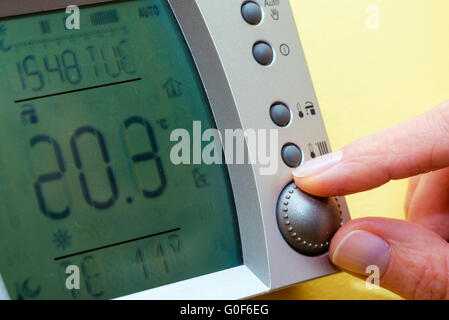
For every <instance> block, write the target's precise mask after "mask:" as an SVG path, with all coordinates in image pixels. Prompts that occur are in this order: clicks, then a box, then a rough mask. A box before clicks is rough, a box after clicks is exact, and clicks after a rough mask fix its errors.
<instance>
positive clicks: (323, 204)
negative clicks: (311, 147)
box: [276, 182, 342, 256]
mask: <svg viewBox="0 0 449 320" xmlns="http://www.w3.org/2000/svg"><path fill="white" fill-rule="evenodd" d="M276 215H277V222H278V226H279V230H280V231H281V234H282V236H283V237H284V239H285V241H287V243H288V244H289V245H290V246H291V247H292V248H293V249H295V250H296V251H298V252H299V253H302V254H305V255H308V256H316V255H320V254H323V253H325V252H327V251H328V250H329V243H330V241H331V239H332V237H333V236H334V234H335V232H337V230H338V228H340V226H342V212H341V209H340V204H339V202H338V199H337V198H334V197H332V198H320V197H315V196H312V195H310V194H308V193H305V192H304V191H301V190H300V189H299V188H298V187H296V185H295V183H294V182H292V183H290V184H288V185H287V186H286V187H285V188H284V190H282V192H281V194H280V196H279V199H278V202H277V208H276Z"/></svg>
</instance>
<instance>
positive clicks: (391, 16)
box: [259, 0, 449, 299]
mask: <svg viewBox="0 0 449 320" xmlns="http://www.w3.org/2000/svg"><path fill="white" fill-rule="evenodd" d="M290 3H291V6H292V7H293V10H294V13H295V18H296V23H297V25H298V30H299V34H300V37H301V40H302V44H303V47H304V51H305V54H306V58H307V62H308V65H309V69H310V72H311V74H312V79H313V83H314V85H315V89H316V93H317V96H318V101H319V102H320V107H321V111H322V114H323V117H324V121H325V124H326V128H327V131H328V134H329V138H330V141H331V145H332V148H333V150H337V149H339V148H341V147H343V146H344V145H345V144H347V143H349V142H351V141H353V140H355V139H356V138H358V137H360V136H364V135H368V134H371V133H374V132H376V131H378V130H381V129H384V128H387V127H389V126H391V125H394V124H395V123H397V122H400V121H403V120H406V119H408V118H411V117H413V116H415V115H418V114H420V113H423V112H425V111H426V110H428V109H430V108H432V107H434V106H435V105H437V104H439V103H441V102H443V101H444V100H448V99H449V18H448V16H449V0H290ZM371 5H377V6H378V7H379V17H380V25H379V29H369V28H367V27H366V22H367V19H368V16H369V14H368V13H367V11H366V10H367V8H368V7H369V6H371ZM406 187H407V182H406V181H393V182H390V183H388V184H387V185H385V186H383V187H381V188H379V189H377V190H373V191H368V192H364V193H361V194H357V195H351V196H348V197H347V201H348V204H349V209H350V212H351V216H352V217H353V218H359V217H365V216H384V217H394V218H398V219H402V218H403V217H404V211H403V202H404V198H405V192H406ZM259 298H263V299H398V298H399V297H398V296H396V295H394V294H392V293H390V292H388V291H386V290H383V289H378V290H368V289H366V288H365V283H364V282H363V281H361V280H358V279H355V278H353V277H351V276H350V275H347V274H344V273H339V274H336V275H333V276H329V277H324V278H321V279H317V280H313V281H309V282H306V283H302V284H300V285H296V286H293V287H290V288H287V289H284V290H280V291H277V292H274V293H271V294H268V295H264V296H261V297H259Z"/></svg>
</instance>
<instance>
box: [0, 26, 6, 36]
mask: <svg viewBox="0 0 449 320" xmlns="http://www.w3.org/2000/svg"><path fill="white" fill-rule="evenodd" d="M0 36H6V27H5V25H3V24H0Z"/></svg>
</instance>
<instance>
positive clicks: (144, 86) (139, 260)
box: [0, 0, 242, 299]
mask: <svg viewBox="0 0 449 320" xmlns="http://www.w3.org/2000/svg"><path fill="white" fill-rule="evenodd" d="M66 17H67V15H66V14H65V13H64V12H63V11H58V12H53V13H46V14H37V15H30V16H22V17H16V18H8V19H3V20H0V30H1V33H0V39H1V40H0V41H1V42H0V72H1V74H0V81H1V83H2V85H1V86H0V99H1V100H0V252H1V254H0V274H1V276H2V278H3V281H4V283H5V285H6V288H7V290H8V293H9V295H10V297H11V298H12V299H90V298H100V299H107V298H116V297H120V296H124V295H127V294H131V293H135V292H139V291H143V290H146V289H150V288H154V287H158V286H161V285H165V284H168V283H173V282H176V281H180V280H185V279H189V278H192V277H195V276H199V275H203V274H207V273H211V272H215V271H219V270H224V269H227V268H231V267H235V266H238V265H240V264H241V263H242V260H241V247H240V238H239V233H238V225H237V218H236V211H235V206H234V200H233V196H232V190H231V187H230V182H229V178H228V173H227V168H226V166H224V165H203V164H201V165H174V164H173V163H172V162H171V161H170V150H171V148H172V146H173V145H174V144H175V142H170V133H171V131H172V130H174V129H176V128H184V129H186V130H188V131H189V132H190V131H192V122H193V121H201V125H202V128H204V129H208V128H214V127H215V123H214V119H213V117H212V113H211V110H210V107H209V104H208V100H207V98H206V95H205V92H204V89H203V87H202V83H201V80H200V78H199V75H198V73H197V70H196V68H195V65H194V62H193V60H192V57H191V55H190V52H189V50H188V48H187V45H186V44H185V41H184V38H183V36H182V34H181V31H180V30H179V27H178V25H177V23H176V20H175V18H174V16H173V14H172V12H171V9H170V8H169V6H168V4H167V3H166V1H164V0H142V1H130V2H119V3H115V4H108V5H99V6H89V7H85V8H82V9H81V28H80V29H79V30H68V29H66V28H65V18H66ZM68 266H76V267H78V268H79V270H80V280H81V282H80V289H72V290H69V289H67V287H66V278H67V274H66V268H67V267H68Z"/></svg>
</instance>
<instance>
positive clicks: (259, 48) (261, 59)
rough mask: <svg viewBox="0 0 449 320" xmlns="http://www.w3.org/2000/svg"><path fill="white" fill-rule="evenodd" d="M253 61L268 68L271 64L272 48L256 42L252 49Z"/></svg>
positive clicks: (266, 44)
mask: <svg viewBox="0 0 449 320" xmlns="http://www.w3.org/2000/svg"><path fill="white" fill-rule="evenodd" d="M253 55H254V59H256V61H257V62H258V63H260V64H261V65H263V66H268V65H269V64H271V63H272V62H273V59H274V52H273V48H272V47H271V46H270V45H269V44H268V43H266V42H258V43H256V44H255V45H254V47H253Z"/></svg>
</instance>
